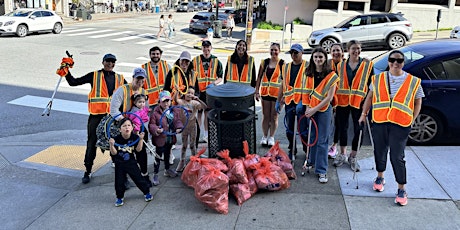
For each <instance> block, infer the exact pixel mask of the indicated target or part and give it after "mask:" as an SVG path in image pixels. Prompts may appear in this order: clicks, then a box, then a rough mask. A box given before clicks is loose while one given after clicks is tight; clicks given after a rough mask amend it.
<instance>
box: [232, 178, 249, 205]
mask: <svg viewBox="0 0 460 230" xmlns="http://www.w3.org/2000/svg"><path fill="white" fill-rule="evenodd" d="M230 192H231V193H232V194H233V196H234V197H235V199H236V202H237V203H238V205H239V206H241V205H242V204H243V202H245V201H247V200H248V199H249V198H251V196H252V194H251V189H250V188H249V183H248V184H231V185H230Z"/></svg>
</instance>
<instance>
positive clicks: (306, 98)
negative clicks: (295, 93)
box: [302, 71, 339, 112]
mask: <svg viewBox="0 0 460 230" xmlns="http://www.w3.org/2000/svg"><path fill="white" fill-rule="evenodd" d="M314 81H315V79H314V77H307V81H306V86H305V89H306V92H310V93H308V94H303V95H302V104H303V105H308V106H309V107H310V108H313V107H315V106H317V105H318V104H319V103H321V101H323V100H324V98H326V96H327V93H328V92H329V89H330V88H331V87H332V86H333V85H334V84H337V82H339V76H337V74H336V73H335V72H334V71H331V72H330V73H329V74H328V75H327V76H326V77H325V78H324V79H323V80H321V83H319V85H318V86H317V87H316V88H314V85H315V82H314ZM330 104H331V103H327V104H326V105H325V106H323V107H322V108H321V109H320V110H319V111H320V112H324V111H326V110H327V109H328V108H329V106H330Z"/></svg>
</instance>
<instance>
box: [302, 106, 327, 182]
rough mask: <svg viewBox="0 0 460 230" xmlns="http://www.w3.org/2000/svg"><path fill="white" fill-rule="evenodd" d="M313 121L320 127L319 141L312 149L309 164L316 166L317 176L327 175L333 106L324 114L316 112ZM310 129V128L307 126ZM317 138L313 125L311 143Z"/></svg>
mask: <svg viewBox="0 0 460 230" xmlns="http://www.w3.org/2000/svg"><path fill="white" fill-rule="evenodd" d="M313 119H314V120H315V121H316V124H317V126H318V140H317V142H316V144H315V145H314V146H313V147H311V148H310V156H309V162H310V163H311V164H313V165H314V166H315V173H316V174H326V173H327V167H328V161H327V152H328V141H329V133H330V127H331V119H332V106H329V108H328V109H327V110H326V111H324V112H319V111H318V112H316V113H315V115H313ZM307 127H308V126H307ZM315 138H316V131H315V127H314V126H313V124H312V129H311V134H310V143H313V141H315Z"/></svg>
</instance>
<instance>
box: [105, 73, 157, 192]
mask: <svg viewBox="0 0 460 230" xmlns="http://www.w3.org/2000/svg"><path fill="white" fill-rule="evenodd" d="M146 78H147V73H146V72H145V70H144V69H143V68H135V69H134V70H133V81H132V82H131V83H128V84H124V85H122V86H121V87H120V88H118V89H117V90H116V91H115V92H114V93H113V96H112V101H111V102H110V115H111V116H112V117H114V118H115V120H117V121H119V120H121V119H123V116H120V114H121V113H122V112H128V111H130V110H131V106H132V104H133V102H132V101H131V97H132V95H134V94H144V95H147V92H146V91H145V90H144V88H142V87H143V86H144V82H145V79H146ZM146 104H148V103H146ZM146 106H148V105H146ZM140 123H142V121H140ZM144 133H145V135H144V140H145V141H148V136H149V135H148V132H147V129H144ZM136 160H137V163H138V164H139V168H140V169H141V174H142V176H143V177H144V178H145V180H146V181H147V183H148V186H149V187H152V182H151V181H150V179H149V174H148V171H147V151H146V148H145V145H144V146H143V147H142V150H141V151H140V152H139V153H138V154H136Z"/></svg>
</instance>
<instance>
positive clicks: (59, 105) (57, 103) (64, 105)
mask: <svg viewBox="0 0 460 230" xmlns="http://www.w3.org/2000/svg"><path fill="white" fill-rule="evenodd" d="M49 101H50V98H48V97H38V96H32V95H25V96H23V97H20V98H17V99H14V100H12V101H9V102H7V103H8V104H12V105H20V106H27V107H33V108H41V109H45V107H46V105H47V104H48V102H49ZM52 110H54V111H61V112H68V113H76V114H82V115H88V103H87V102H78V101H69V100H62V99H56V98H55V99H54V100H53V106H52ZM51 113H52V112H51Z"/></svg>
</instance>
